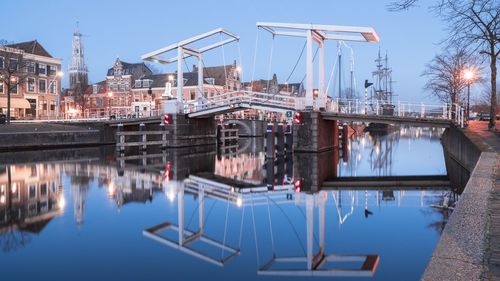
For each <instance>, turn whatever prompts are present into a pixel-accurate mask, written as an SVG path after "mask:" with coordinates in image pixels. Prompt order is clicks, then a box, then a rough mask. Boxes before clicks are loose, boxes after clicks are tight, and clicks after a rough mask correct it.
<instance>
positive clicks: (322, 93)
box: [318, 40, 326, 110]
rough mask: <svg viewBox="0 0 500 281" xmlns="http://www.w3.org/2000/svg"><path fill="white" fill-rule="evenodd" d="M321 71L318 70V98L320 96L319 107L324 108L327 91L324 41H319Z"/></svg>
mask: <svg viewBox="0 0 500 281" xmlns="http://www.w3.org/2000/svg"><path fill="white" fill-rule="evenodd" d="M318 64H319V72H318V75H319V77H318V82H319V85H318V90H319V93H318V98H319V108H320V110H321V109H324V108H325V104H326V93H325V48H324V41H323V40H321V42H319V63H318Z"/></svg>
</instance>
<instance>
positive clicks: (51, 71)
mask: <svg viewBox="0 0 500 281" xmlns="http://www.w3.org/2000/svg"><path fill="white" fill-rule="evenodd" d="M47 68H48V70H49V75H51V76H54V75H56V66H55V65H47Z"/></svg>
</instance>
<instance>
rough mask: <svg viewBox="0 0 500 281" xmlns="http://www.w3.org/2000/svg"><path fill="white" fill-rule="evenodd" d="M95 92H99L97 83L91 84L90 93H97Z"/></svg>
mask: <svg viewBox="0 0 500 281" xmlns="http://www.w3.org/2000/svg"><path fill="white" fill-rule="evenodd" d="M97 92H99V85H97V84H94V85H92V93H94V94H97Z"/></svg>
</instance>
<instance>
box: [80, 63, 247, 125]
mask: <svg viewBox="0 0 500 281" xmlns="http://www.w3.org/2000/svg"><path fill="white" fill-rule="evenodd" d="M203 76H204V84H203V96H204V97H207V98H210V97H213V96H216V95H219V94H222V93H226V92H228V91H236V90H239V89H240V88H241V82H240V75H239V73H238V70H237V66H236V62H234V63H233V64H231V65H226V66H213V67H205V68H204V69H203ZM197 92H198V68H197V67H196V66H193V71H190V72H185V73H184V74H183V93H182V95H183V98H184V100H195V99H196V98H197ZM165 95H167V96H169V97H171V98H176V97H177V74H176V73H162V74H153V73H152V72H151V70H150V69H149V68H148V67H147V66H146V65H145V64H144V63H126V62H123V61H121V60H119V59H116V61H115V63H114V65H113V67H112V68H110V69H109V70H108V72H107V76H106V80H104V81H101V82H98V83H95V84H93V85H92V93H91V94H88V95H87V105H88V107H87V109H88V114H90V115H91V116H105V115H107V114H114V115H128V114H139V115H145V114H148V112H151V111H152V110H160V109H161V100H162V98H163V96H165ZM145 109H146V110H145Z"/></svg>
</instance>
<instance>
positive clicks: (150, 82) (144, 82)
mask: <svg viewBox="0 0 500 281" xmlns="http://www.w3.org/2000/svg"><path fill="white" fill-rule="evenodd" d="M142 86H143V87H144V88H149V87H151V86H153V80H150V79H144V80H142Z"/></svg>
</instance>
